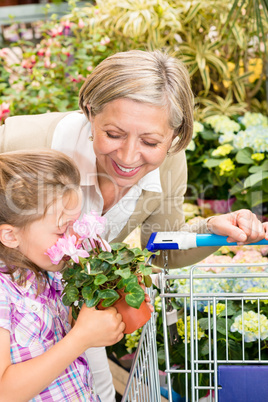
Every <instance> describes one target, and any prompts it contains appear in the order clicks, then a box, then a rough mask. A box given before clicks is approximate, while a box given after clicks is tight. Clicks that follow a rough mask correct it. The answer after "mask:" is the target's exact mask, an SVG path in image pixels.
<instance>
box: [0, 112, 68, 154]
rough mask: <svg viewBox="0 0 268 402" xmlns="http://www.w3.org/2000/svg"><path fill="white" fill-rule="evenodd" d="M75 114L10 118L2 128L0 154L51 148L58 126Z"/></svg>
mask: <svg viewBox="0 0 268 402" xmlns="http://www.w3.org/2000/svg"><path fill="white" fill-rule="evenodd" d="M70 113H73V112H52V113H44V114H36V115H21V116H12V117H8V118H7V119H6V121H5V124H3V125H2V126H1V127H0V152H8V151H15V150H22V149H33V148H43V147H44V148H50V147H51V142H52V138H53V133H54V130H55V128H56V126H57V124H58V123H59V122H60V121H61V120H62V119H63V118H64V117H65V116H67V115H68V114H70Z"/></svg>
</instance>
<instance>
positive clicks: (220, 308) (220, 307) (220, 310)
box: [204, 303, 225, 315]
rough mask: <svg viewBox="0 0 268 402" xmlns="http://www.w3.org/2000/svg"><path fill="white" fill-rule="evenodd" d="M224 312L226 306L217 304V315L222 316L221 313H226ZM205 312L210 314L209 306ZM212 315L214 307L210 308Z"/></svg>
mask: <svg viewBox="0 0 268 402" xmlns="http://www.w3.org/2000/svg"><path fill="white" fill-rule="evenodd" d="M224 310H225V304H222V303H217V306H216V315H220V313H221V312H222V311H224ZM204 312H205V313H207V312H208V306H206V307H205V308H204ZM210 314H213V305H211V306H210Z"/></svg>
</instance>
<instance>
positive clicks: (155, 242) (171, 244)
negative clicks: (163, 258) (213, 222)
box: [147, 232, 268, 252]
mask: <svg viewBox="0 0 268 402" xmlns="http://www.w3.org/2000/svg"><path fill="white" fill-rule="evenodd" d="M250 245H252V246H255V245H256V246H261V245H268V240H265V239H263V240H260V241H258V242H256V243H250ZM209 246H216V247H221V246H237V243H235V242H233V243H228V242H227V236H219V235H216V234H197V233H189V232H154V233H152V234H151V236H150V239H149V241H148V243H147V249H148V250H149V251H151V252H153V251H157V250H188V249H190V248H196V247H209Z"/></svg>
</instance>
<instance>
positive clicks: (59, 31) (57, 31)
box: [49, 26, 63, 38]
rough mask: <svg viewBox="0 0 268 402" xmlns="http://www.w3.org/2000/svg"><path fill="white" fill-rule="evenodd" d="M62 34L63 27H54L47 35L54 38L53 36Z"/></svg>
mask: <svg viewBox="0 0 268 402" xmlns="http://www.w3.org/2000/svg"><path fill="white" fill-rule="evenodd" d="M62 33H63V27H62V26H56V27H55V28H52V29H51V31H50V32H49V34H50V35H51V36H52V38H55V36H59V35H62Z"/></svg>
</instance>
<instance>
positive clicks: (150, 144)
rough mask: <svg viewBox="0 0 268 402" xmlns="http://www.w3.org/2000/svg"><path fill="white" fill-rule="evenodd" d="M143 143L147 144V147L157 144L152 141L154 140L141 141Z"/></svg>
mask: <svg viewBox="0 0 268 402" xmlns="http://www.w3.org/2000/svg"><path fill="white" fill-rule="evenodd" d="M143 143H144V144H145V145H148V146H149V147H156V146H157V143H154V142H147V141H143Z"/></svg>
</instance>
